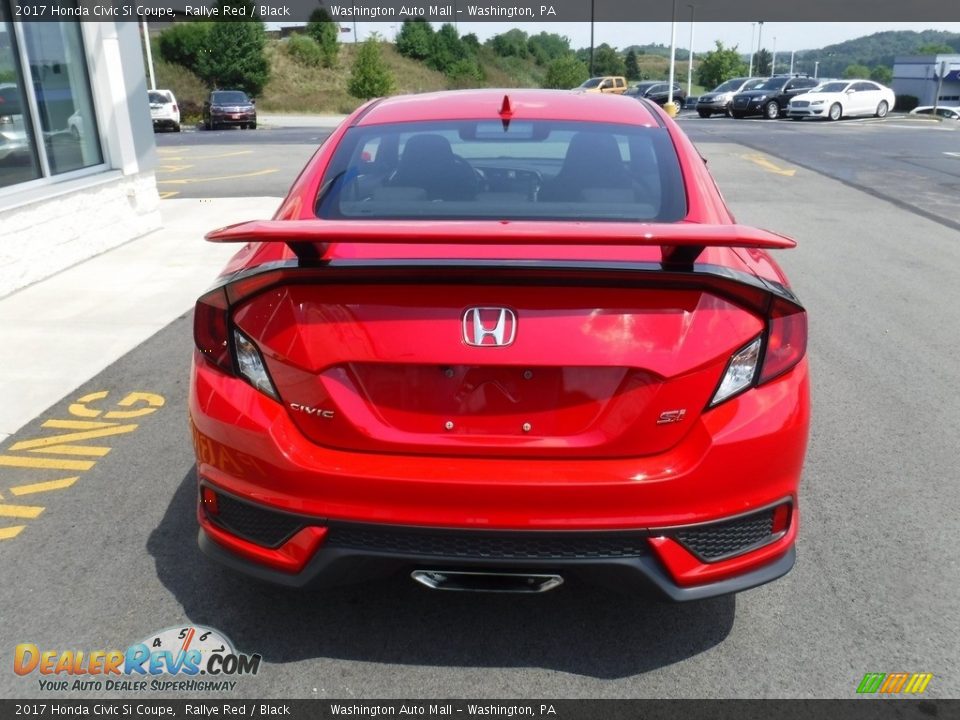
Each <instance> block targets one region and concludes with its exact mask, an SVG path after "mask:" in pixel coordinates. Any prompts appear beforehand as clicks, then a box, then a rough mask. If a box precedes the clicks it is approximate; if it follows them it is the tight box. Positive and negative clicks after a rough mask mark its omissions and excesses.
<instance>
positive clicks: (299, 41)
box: [287, 35, 323, 67]
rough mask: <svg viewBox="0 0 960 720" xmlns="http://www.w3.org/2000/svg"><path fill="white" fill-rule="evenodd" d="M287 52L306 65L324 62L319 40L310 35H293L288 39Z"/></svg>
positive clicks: (310, 65)
mask: <svg viewBox="0 0 960 720" xmlns="http://www.w3.org/2000/svg"><path fill="white" fill-rule="evenodd" d="M287 54H288V55H290V57H292V58H293V59H294V60H295V61H296V62H298V63H300V64H301V65H304V66H306V67H318V66H319V65H322V64H323V53H322V52H321V51H320V46H319V45H318V44H317V41H316V40H314V39H313V38H312V37H310V36H309V35H293V36H291V37H290V39H289V40H287Z"/></svg>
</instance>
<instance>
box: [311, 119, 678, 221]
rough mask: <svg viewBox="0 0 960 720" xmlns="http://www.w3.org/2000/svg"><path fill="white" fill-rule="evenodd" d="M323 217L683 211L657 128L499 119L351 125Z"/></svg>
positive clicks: (334, 164)
mask: <svg viewBox="0 0 960 720" xmlns="http://www.w3.org/2000/svg"><path fill="white" fill-rule="evenodd" d="M316 211H317V215H318V217H321V218H330V219H351V218H355V219H366V218H369V219H414V218H419V219H505V220H511V219H512V220H522V219H528V220H579V219H585V220H619V221H624V220H627V221H629V220H636V221H656V222H674V221H677V220H681V219H682V218H683V217H684V216H685V215H686V212H687V203H686V193H685V191H684V186H683V178H682V175H681V172H680V165H679V161H678V159H677V155H676V151H675V149H674V147H673V143H672V142H671V140H670V137H669V135H668V133H667V131H666V130H664V129H663V128H660V127H652V128H648V127H639V126H634V125H620V124H613V123H610V124H607V123H576V122H553V121H523V120H514V121H513V122H511V123H509V124H508V126H507V127H506V128H504V127H503V125H502V123H501V122H500V120H499V119H498V120H482V121H455V122H436V123H403V124H395V125H372V126H358V127H353V128H351V129H350V130H348V131H347V133H346V134H345V136H344V138H343V140H342V141H341V143H340V146H339V147H338V148H337V151H336V153H335V154H334V157H333V159H332V161H331V163H330V165H329V166H328V168H327V172H326V175H325V176H324V179H323V182H322V183H321V189H320V193H319V196H318V199H317V205H316Z"/></svg>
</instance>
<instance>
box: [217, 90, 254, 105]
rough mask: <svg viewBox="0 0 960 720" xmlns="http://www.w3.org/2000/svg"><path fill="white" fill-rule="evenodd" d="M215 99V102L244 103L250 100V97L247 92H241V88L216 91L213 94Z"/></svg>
mask: <svg viewBox="0 0 960 720" xmlns="http://www.w3.org/2000/svg"><path fill="white" fill-rule="evenodd" d="M213 101H214V102H215V103H230V104H237V105H243V104H246V103H249V102H250V98H248V97H247V94H246V93H244V92H240V91H239V90H226V91H223V92H215V93H214V94H213Z"/></svg>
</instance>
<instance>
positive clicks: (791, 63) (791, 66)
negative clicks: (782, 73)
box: [790, 50, 796, 75]
mask: <svg viewBox="0 0 960 720" xmlns="http://www.w3.org/2000/svg"><path fill="white" fill-rule="evenodd" d="M795 52H796V50H791V51H790V74H791V75H793V54H794V53H795Z"/></svg>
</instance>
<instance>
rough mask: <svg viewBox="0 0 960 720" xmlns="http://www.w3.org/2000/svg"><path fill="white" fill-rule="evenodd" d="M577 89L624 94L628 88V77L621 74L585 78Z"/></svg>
mask: <svg viewBox="0 0 960 720" xmlns="http://www.w3.org/2000/svg"><path fill="white" fill-rule="evenodd" d="M576 89H577V90H583V91H584V92H595V93H613V94H614V95H622V94H623V93H624V92H625V91H626V89H627V79H626V78H625V77H622V76H620V75H606V76H601V77H592V78H590V79H589V80H584V81H583V83H581V85H580V87H578V88H576Z"/></svg>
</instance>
